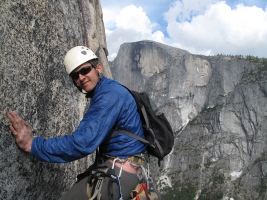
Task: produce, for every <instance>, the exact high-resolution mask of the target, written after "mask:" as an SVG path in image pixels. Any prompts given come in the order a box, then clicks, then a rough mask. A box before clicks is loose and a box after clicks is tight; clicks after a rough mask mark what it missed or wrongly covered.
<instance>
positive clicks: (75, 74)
mask: <svg viewBox="0 0 267 200" xmlns="http://www.w3.org/2000/svg"><path fill="white" fill-rule="evenodd" d="M92 69H93V66H92V65H91V66H88V67H84V68H82V69H80V70H79V71H77V72H72V73H71V74H70V77H71V78H72V79H74V80H77V79H78V78H79V74H81V75H86V74H88V73H89V72H90V71H91V70H92Z"/></svg>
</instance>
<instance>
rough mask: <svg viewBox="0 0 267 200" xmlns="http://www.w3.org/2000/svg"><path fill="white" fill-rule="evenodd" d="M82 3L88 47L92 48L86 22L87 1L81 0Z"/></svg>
mask: <svg viewBox="0 0 267 200" xmlns="http://www.w3.org/2000/svg"><path fill="white" fill-rule="evenodd" d="M81 5H82V16H83V26H84V32H85V35H86V42H87V47H89V48H90V39H89V31H88V27H87V23H86V13H85V2H84V0H81Z"/></svg>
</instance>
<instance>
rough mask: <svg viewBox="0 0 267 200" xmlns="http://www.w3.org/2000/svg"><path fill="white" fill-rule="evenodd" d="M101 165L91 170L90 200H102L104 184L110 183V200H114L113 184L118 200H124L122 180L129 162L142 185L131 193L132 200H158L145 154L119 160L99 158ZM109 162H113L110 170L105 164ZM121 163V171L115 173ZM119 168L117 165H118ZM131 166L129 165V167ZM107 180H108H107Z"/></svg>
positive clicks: (116, 158)
mask: <svg viewBox="0 0 267 200" xmlns="http://www.w3.org/2000/svg"><path fill="white" fill-rule="evenodd" d="M99 160H100V161H99V162H100V163H101V164H100V165H97V164H96V165H95V167H96V168H94V169H93V170H90V173H89V174H88V173H87V175H89V176H88V177H89V178H88V188H87V192H88V199H89V200H100V199H101V190H102V187H103V182H104V181H108V184H107V185H108V186H107V187H108V188H107V192H108V196H109V200H112V199H113V183H115V184H116V185H117V187H118V193H119V194H118V199H119V200H123V197H122V196H123V195H122V188H121V182H120V178H121V176H123V169H124V167H125V163H126V162H129V163H130V165H131V167H133V169H135V170H136V175H137V177H138V178H139V181H140V184H138V185H137V186H136V188H135V189H134V190H133V191H132V192H131V199H132V200H158V199H159V198H158V195H157V192H156V190H155V186H154V183H153V180H152V178H151V177H150V176H149V166H148V163H147V162H146V161H147V160H146V158H145V154H136V155H133V156H130V157H128V158H119V157H111V156H103V157H101V158H99ZM107 160H111V161H112V164H111V166H110V168H109V167H108V166H106V165H103V163H104V162H105V161H107ZM116 163H120V166H118V167H119V170H118V171H117V170H116V171H117V173H115V165H116ZM116 166H117V165H116ZM128 166H129V165H128ZM105 178H106V179H105Z"/></svg>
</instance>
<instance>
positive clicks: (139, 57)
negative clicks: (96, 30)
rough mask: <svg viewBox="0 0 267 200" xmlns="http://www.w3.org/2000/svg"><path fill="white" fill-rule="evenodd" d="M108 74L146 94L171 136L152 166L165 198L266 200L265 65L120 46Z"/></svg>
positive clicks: (147, 45)
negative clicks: (160, 160)
mask: <svg viewBox="0 0 267 200" xmlns="http://www.w3.org/2000/svg"><path fill="white" fill-rule="evenodd" d="M111 70H112V73H113V77H114V79H116V80H118V81H120V82H121V83H123V84H125V85H126V86H128V87H129V88H131V89H134V90H138V91H146V92H148V93H149V94H150V96H151V97H152V99H154V101H155V102H156V103H157V105H158V106H159V107H160V108H161V109H162V111H163V112H165V114H166V116H167V118H168V119H169V120H170V122H171V125H172V127H173V129H174V131H175V135H176V140H175V147H174V150H173V152H172V153H171V154H170V155H169V156H168V157H166V159H165V162H164V168H163V171H162V172H156V171H155V170H156V166H153V168H154V172H153V173H154V174H156V176H158V175H159V176H161V180H162V181H161V183H163V180H164V181H165V183H167V184H169V185H170V186H172V189H170V188H169V189H168V190H167V191H168V193H167V194H166V195H165V199H174V196H175V198H178V197H182V196H183V197H184V198H185V199H193V198H195V199H199V200H200V199H201V200H211V199H212V200H214V199H216V200H217V199H229V200H230V199H231V200H237V199H238V200H243V199H246V200H248V199H251V200H252V199H253V200H254V199H267V194H266V188H267V123H266V120H267V107H266V105H267V83H266V81H267V66H266V63H265V65H264V64H262V63H261V61H258V63H256V62H249V61H248V60H246V59H240V58H237V57H227V56H199V55H192V54H190V53H188V52H186V51H183V50H180V49H176V48H173V47H169V46H166V45H162V44H159V43H155V42H151V41H141V42H136V43H127V44H123V45H122V46H121V48H120V50H119V53H118V56H117V58H116V59H115V60H114V61H113V62H111ZM179 195H180V196H179ZM185 196H186V197H185Z"/></svg>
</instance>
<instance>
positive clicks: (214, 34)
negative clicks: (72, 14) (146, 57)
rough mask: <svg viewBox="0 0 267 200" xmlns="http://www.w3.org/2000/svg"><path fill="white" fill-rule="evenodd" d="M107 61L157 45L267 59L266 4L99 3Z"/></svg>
mask: <svg viewBox="0 0 267 200" xmlns="http://www.w3.org/2000/svg"><path fill="white" fill-rule="evenodd" d="M101 5H102V9H103V17H104V25H105V29H106V36H107V45H108V50H109V60H113V59H114V58H115V57H116V55H117V53H118V50H119V47H120V45H121V44H122V43H125V42H136V41H140V40H154V41H157V42H160V43H163V44H167V45H170V46H173V47H177V48H181V49H184V50H187V51H189V52H190V53H193V54H201V55H216V54H227V55H228V54H231V55H244V56H246V55H253V56H258V57H266V58H267V0H227V1H221V0H153V1H152V0H151V1H145V0H132V1H130V0H120V1H119V0H101Z"/></svg>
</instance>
